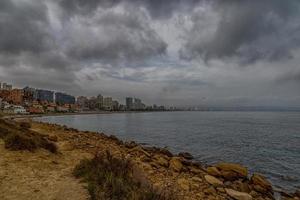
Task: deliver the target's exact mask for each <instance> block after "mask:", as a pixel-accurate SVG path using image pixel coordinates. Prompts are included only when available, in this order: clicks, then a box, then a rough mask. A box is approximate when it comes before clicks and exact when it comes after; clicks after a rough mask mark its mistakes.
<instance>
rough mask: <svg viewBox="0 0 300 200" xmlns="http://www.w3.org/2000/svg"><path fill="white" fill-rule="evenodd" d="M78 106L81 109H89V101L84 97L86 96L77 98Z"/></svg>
mask: <svg viewBox="0 0 300 200" xmlns="http://www.w3.org/2000/svg"><path fill="white" fill-rule="evenodd" d="M76 104H77V105H78V106H79V107H80V108H88V106H89V99H88V98H87V97H84V96H80V97H77V100H76Z"/></svg>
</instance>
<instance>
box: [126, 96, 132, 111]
mask: <svg viewBox="0 0 300 200" xmlns="http://www.w3.org/2000/svg"><path fill="white" fill-rule="evenodd" d="M126 109H127V110H132V109H133V98H132V97H126Z"/></svg>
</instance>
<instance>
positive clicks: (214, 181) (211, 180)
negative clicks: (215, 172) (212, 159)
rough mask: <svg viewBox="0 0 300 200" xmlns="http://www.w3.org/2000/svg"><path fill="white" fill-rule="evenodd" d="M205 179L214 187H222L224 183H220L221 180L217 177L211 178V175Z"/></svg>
mask: <svg viewBox="0 0 300 200" xmlns="http://www.w3.org/2000/svg"><path fill="white" fill-rule="evenodd" d="M204 178H205V180H206V181H207V182H208V183H209V184H211V185H213V186H216V187H217V186H222V185H223V182H222V181H220V180H219V179H217V178H216V177H213V176H211V175H205V176H204Z"/></svg>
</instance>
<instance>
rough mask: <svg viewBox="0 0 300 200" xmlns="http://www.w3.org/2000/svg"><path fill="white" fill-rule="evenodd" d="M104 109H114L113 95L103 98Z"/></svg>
mask: <svg viewBox="0 0 300 200" xmlns="http://www.w3.org/2000/svg"><path fill="white" fill-rule="evenodd" d="M103 109H104V110H112V109H113V100H112V98H111V97H105V98H104V99H103Z"/></svg>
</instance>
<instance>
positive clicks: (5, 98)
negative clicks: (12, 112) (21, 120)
mask: <svg viewBox="0 0 300 200" xmlns="http://www.w3.org/2000/svg"><path fill="white" fill-rule="evenodd" d="M9 97H10V91H9V90H1V91H0V98H2V99H3V101H9Z"/></svg>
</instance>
